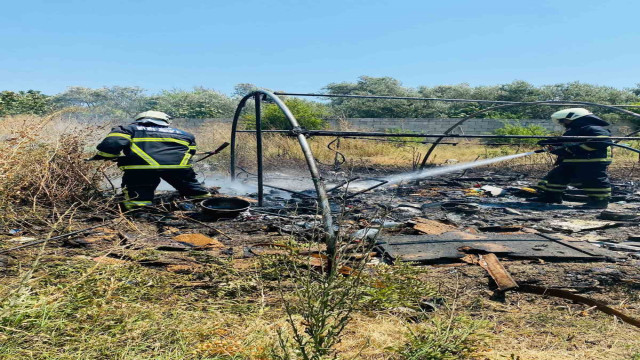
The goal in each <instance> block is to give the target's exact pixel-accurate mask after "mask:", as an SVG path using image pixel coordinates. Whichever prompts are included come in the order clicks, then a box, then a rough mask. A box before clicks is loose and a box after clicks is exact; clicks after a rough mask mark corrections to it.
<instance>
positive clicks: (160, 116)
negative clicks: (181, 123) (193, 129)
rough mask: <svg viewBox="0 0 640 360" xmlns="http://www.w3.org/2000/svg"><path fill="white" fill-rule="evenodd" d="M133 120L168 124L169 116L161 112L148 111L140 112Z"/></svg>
mask: <svg viewBox="0 0 640 360" xmlns="http://www.w3.org/2000/svg"><path fill="white" fill-rule="evenodd" d="M133 119H134V120H136V121H138V120H140V119H150V120H160V121H164V122H165V123H167V124H169V119H171V116H169V115H167V114H165V113H163V112H162V111H153V110H149V111H143V112H141V113H140V114H138V115H136V116H135V117H134V118H133ZM152 122H153V121H152Z"/></svg>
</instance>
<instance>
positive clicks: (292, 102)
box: [244, 98, 329, 130]
mask: <svg viewBox="0 0 640 360" xmlns="http://www.w3.org/2000/svg"><path fill="white" fill-rule="evenodd" d="M284 103H285V105H287V107H288V108H289V110H291V113H292V114H293V116H295V118H296V120H298V123H299V124H300V126H301V127H302V128H304V129H308V130H318V129H324V128H325V127H326V122H325V120H324V118H325V117H327V116H329V111H328V109H327V107H326V106H325V105H324V104H320V103H317V102H313V101H307V100H302V99H296V98H287V99H285V100H284ZM244 122H245V124H246V127H247V128H248V129H255V128H256V117H255V115H253V114H251V115H248V116H247V117H246V118H245V121H244ZM289 128H291V124H290V123H289V120H287V118H286V117H285V116H284V113H283V112H282V110H280V108H279V107H278V105H276V104H265V105H263V107H262V129H264V130H273V129H289Z"/></svg>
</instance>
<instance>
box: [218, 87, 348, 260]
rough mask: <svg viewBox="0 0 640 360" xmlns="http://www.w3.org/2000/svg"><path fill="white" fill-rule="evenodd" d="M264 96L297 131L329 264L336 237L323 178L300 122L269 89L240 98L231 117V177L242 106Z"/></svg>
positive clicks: (334, 252)
mask: <svg viewBox="0 0 640 360" xmlns="http://www.w3.org/2000/svg"><path fill="white" fill-rule="evenodd" d="M262 95H264V96H266V97H268V98H270V99H271V100H273V102H274V103H275V104H276V105H277V106H278V107H279V108H280V110H281V111H282V112H283V113H284V116H285V117H286V118H287V120H289V123H290V124H291V130H292V131H296V130H298V131H297V134H296V137H297V138H298V142H299V143H300V148H301V149H302V152H303V154H304V157H305V160H306V161H307V166H308V167H309V172H310V173H311V179H312V180H313V184H314V186H315V188H316V193H317V195H318V205H319V206H320V211H321V213H322V224H323V228H324V238H325V243H326V244H327V253H328V254H329V259H330V260H331V264H332V263H333V262H334V261H333V260H335V255H336V237H335V233H334V231H333V218H332V217H331V208H330V206H329V197H328V196H327V190H326V187H325V184H324V180H323V179H322V178H321V177H320V172H319V171H318V166H317V164H316V160H315V158H314V157H313V153H312V152H311V148H310V147H309V143H308V142H307V138H306V137H305V135H304V134H303V133H302V131H299V130H302V129H301V128H300V124H298V120H296V118H295V116H293V114H292V113H291V110H289V108H288V107H287V105H285V103H284V102H283V101H282V100H281V99H280V98H279V97H277V96H276V95H274V94H273V93H271V92H269V91H265V90H256V91H253V92H251V93H249V94H247V95H245V96H244V97H243V98H242V100H240V104H238V108H237V109H236V113H235V116H234V118H233V125H232V127H231V164H230V167H231V174H232V178H234V176H235V143H236V141H235V140H236V133H237V126H238V119H239V117H240V112H241V111H242V108H243V107H244V105H245V103H246V101H247V100H248V99H249V98H251V97H254V96H262ZM332 271H333V269H332Z"/></svg>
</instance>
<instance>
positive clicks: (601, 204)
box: [579, 198, 609, 209]
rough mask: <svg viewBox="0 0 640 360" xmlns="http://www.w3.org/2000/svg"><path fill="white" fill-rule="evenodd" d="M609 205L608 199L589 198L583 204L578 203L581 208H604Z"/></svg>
mask: <svg viewBox="0 0 640 360" xmlns="http://www.w3.org/2000/svg"><path fill="white" fill-rule="evenodd" d="M608 206H609V199H608V198H605V199H589V201H587V202H586V203H585V204H583V205H580V206H579V208H581V209H606V208H607V207H608Z"/></svg>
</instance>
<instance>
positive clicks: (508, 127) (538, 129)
mask: <svg viewBox="0 0 640 360" xmlns="http://www.w3.org/2000/svg"><path fill="white" fill-rule="evenodd" d="M493 134H494V135H537V136H547V135H551V132H550V131H549V130H547V129H545V128H543V127H542V126H539V125H527V126H523V125H522V124H520V122H518V121H516V122H514V123H505V124H504V126H503V127H501V128H499V129H496V130H494V131H493ZM492 141H493V142H496V143H500V144H525V145H535V144H536V143H537V142H538V141H540V139H500V138H498V139H492Z"/></svg>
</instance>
